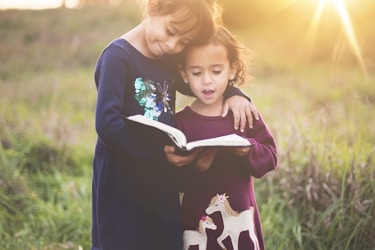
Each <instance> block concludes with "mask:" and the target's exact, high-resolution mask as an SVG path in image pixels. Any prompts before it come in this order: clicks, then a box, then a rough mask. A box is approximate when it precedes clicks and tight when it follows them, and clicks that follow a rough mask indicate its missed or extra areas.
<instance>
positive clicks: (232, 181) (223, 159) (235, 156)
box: [176, 27, 277, 250]
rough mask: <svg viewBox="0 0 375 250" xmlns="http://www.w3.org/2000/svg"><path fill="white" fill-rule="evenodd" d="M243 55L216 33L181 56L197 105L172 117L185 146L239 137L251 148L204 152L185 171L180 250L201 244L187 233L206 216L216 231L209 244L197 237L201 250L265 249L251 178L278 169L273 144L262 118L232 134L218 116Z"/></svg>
mask: <svg viewBox="0 0 375 250" xmlns="http://www.w3.org/2000/svg"><path fill="white" fill-rule="evenodd" d="M241 50H242V47H241V46H240V44H239V43H238V41H237V40H236V39H235V38H234V37H233V36H232V35H231V34H230V33H229V32H228V30H226V29H225V28H224V27H220V28H219V29H218V30H217V32H216V33H215V34H214V35H213V36H212V37H211V38H210V40H209V41H208V42H207V43H205V44H204V45H199V46H191V47H189V48H187V49H186V50H185V52H184V60H183V65H182V67H181V70H180V72H181V75H182V77H183V79H184V81H185V83H187V84H188V85H189V86H190V89H191V91H192V93H193V94H194V96H195V97H196V99H195V100H194V101H193V103H192V104H191V105H190V106H187V107H185V108H184V109H183V110H182V111H180V112H178V113H177V114H176V126H177V128H179V129H180V130H182V131H183V132H184V133H185V134H186V136H187V138H188V141H194V140H198V139H207V138H211V137H217V136H222V135H226V134H231V133H237V134H239V135H241V136H243V137H245V138H247V139H248V140H249V142H250V143H251V146H250V147H243V148H225V147H223V148H217V147H216V148H211V149H204V150H203V151H202V152H200V153H199V154H200V155H198V157H197V160H195V161H194V163H193V164H191V165H188V166H186V167H185V182H186V191H185V193H184V196H183V201H182V209H183V222H184V226H185V230H188V231H189V232H187V231H186V234H184V235H185V237H184V246H185V247H184V249H188V248H189V246H194V245H197V244H199V243H198V242H196V239H198V237H191V235H193V234H192V233H191V230H197V228H198V225H199V222H200V221H201V220H205V219H206V218H207V217H206V216H207V215H208V216H209V217H210V218H212V219H213V222H214V223H215V224H216V229H215V230H211V229H207V230H206V233H207V238H205V237H199V239H201V240H204V243H205V244H206V246H207V248H205V249H207V250H217V249H235V250H236V249H243V250H249V249H257V250H258V249H264V242H263V235H262V230H261V223H260V218H259V214H258V209H257V204H256V199H255V195H254V187H253V177H256V178H260V177H262V176H263V175H265V174H266V173H267V172H269V171H272V170H274V169H275V168H276V164H277V154H276V145H275V141H274V139H273V136H272V134H271V132H270V131H269V129H268V128H267V126H266V125H265V123H264V121H263V120H262V119H261V118H260V119H259V120H258V121H256V122H255V123H254V127H253V129H246V130H245V132H244V133H241V132H239V131H236V130H234V129H233V126H232V123H233V116H232V114H231V113H230V114H228V115H227V116H226V117H222V116H221V112H222V109H223V103H224V96H223V94H224V92H225V90H226V88H227V87H228V85H232V84H234V83H238V84H241V83H243V82H244V76H245V69H244V65H245V64H244V61H243V60H241ZM202 218H203V219H202ZM197 233H198V232H197ZM203 233H204V232H203ZM190 249H197V248H190Z"/></svg>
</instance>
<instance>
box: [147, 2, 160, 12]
mask: <svg viewBox="0 0 375 250" xmlns="http://www.w3.org/2000/svg"><path fill="white" fill-rule="evenodd" d="M157 13H158V0H148V1H147V15H149V16H154V15H156V14H157Z"/></svg>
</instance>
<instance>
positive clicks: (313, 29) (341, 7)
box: [307, 0, 367, 75]
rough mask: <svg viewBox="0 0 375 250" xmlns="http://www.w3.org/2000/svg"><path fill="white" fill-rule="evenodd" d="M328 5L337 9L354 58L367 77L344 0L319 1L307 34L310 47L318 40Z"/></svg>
mask: <svg viewBox="0 0 375 250" xmlns="http://www.w3.org/2000/svg"><path fill="white" fill-rule="evenodd" d="M328 3H329V4H330V5H331V6H332V7H333V8H334V9H335V11H337V13H338V15H339V18H340V23H341V25H342V28H343V32H344V34H345V37H346V39H347V41H348V43H349V46H350V48H351V49H352V51H353V53H354V56H355V58H356V59H357V61H358V64H359V66H360V68H361V70H362V71H363V72H364V74H365V75H366V74H367V72H366V67H365V63H364V60H363V57H362V54H361V49H360V46H359V44H358V41H357V37H356V35H355V32H354V28H353V25H352V22H351V20H350V15H349V12H348V9H347V8H346V5H345V2H344V0H319V4H318V7H317V8H316V11H315V14H314V16H313V18H312V20H311V24H310V27H309V30H308V33H307V37H308V41H309V42H310V46H312V43H313V41H314V40H315V38H316V33H317V31H318V26H319V24H320V19H321V16H322V12H323V8H324V6H326V5H327V4H328ZM310 46H309V47H310ZM310 49H311V48H310Z"/></svg>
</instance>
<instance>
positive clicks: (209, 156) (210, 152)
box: [194, 147, 218, 171]
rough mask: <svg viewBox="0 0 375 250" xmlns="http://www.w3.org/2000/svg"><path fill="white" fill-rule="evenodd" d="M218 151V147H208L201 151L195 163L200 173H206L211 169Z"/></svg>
mask: <svg viewBox="0 0 375 250" xmlns="http://www.w3.org/2000/svg"><path fill="white" fill-rule="evenodd" d="M217 149H218V148H217V147H208V148H204V149H202V150H200V151H199V152H198V154H197V159H196V160H195V162H194V165H195V167H196V168H197V169H198V170H199V171H206V170H207V169H209V168H210V166H211V164H212V162H213V160H214V159H215V157H216V153H217Z"/></svg>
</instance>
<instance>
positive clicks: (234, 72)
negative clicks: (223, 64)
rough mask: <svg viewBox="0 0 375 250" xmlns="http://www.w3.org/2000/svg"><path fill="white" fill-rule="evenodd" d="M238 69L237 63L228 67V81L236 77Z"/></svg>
mask: <svg viewBox="0 0 375 250" xmlns="http://www.w3.org/2000/svg"><path fill="white" fill-rule="evenodd" d="M238 69H239V63H238V62H237V61H236V62H234V63H232V65H231V66H230V71H229V80H231V81H232V80H233V79H234V78H235V77H236V75H237V71H238Z"/></svg>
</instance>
